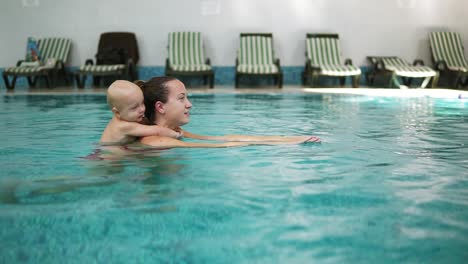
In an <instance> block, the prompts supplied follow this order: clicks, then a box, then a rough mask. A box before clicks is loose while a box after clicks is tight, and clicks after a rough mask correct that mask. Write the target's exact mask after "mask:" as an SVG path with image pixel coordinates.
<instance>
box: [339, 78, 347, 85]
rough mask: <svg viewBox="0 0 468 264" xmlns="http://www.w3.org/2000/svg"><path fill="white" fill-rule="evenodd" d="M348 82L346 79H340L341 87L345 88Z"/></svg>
mask: <svg viewBox="0 0 468 264" xmlns="http://www.w3.org/2000/svg"><path fill="white" fill-rule="evenodd" d="M345 82H346V77H340V86H341V87H343V86H344V85H345Z"/></svg>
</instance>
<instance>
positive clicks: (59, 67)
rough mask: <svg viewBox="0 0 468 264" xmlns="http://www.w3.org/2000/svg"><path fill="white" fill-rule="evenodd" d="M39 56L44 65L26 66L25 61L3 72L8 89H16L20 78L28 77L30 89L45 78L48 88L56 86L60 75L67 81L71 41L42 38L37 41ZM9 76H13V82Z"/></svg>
mask: <svg viewBox="0 0 468 264" xmlns="http://www.w3.org/2000/svg"><path fill="white" fill-rule="evenodd" d="M37 45H38V50H39V54H40V56H41V60H42V61H43V62H44V63H45V64H44V65H35V66H24V65H25V64H26V63H24V62H25V61H24V60H20V61H18V63H17V64H16V67H9V68H6V69H5V70H4V71H3V80H4V81H5V86H6V87H7V89H14V88H15V84H16V80H17V78H18V77H27V80H28V84H29V86H30V87H34V86H35V85H36V81H37V78H39V77H43V78H44V79H45V80H46V83H47V87H49V88H50V87H51V86H54V85H55V81H56V79H57V77H58V75H62V77H64V78H65V80H67V76H66V72H65V63H66V62H67V60H68V54H69V53H70V48H71V40H70V39H66V38H42V39H38V41H37ZM9 76H12V80H11V82H10V81H9Z"/></svg>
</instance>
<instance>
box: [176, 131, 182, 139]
mask: <svg viewBox="0 0 468 264" xmlns="http://www.w3.org/2000/svg"><path fill="white" fill-rule="evenodd" d="M177 134H179V135H178V136H177V139H182V138H184V131H182V130H180V131H177Z"/></svg>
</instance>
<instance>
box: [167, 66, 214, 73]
mask: <svg viewBox="0 0 468 264" xmlns="http://www.w3.org/2000/svg"><path fill="white" fill-rule="evenodd" d="M171 68H172V69H173V70H175V71H186V72H198V71H209V70H211V66H210V65H207V64H197V65H195V64H192V65H171Z"/></svg>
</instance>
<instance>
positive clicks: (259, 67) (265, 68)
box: [237, 64, 278, 74]
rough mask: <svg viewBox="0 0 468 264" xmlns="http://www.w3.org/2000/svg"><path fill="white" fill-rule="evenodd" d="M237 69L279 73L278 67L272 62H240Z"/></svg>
mask: <svg viewBox="0 0 468 264" xmlns="http://www.w3.org/2000/svg"><path fill="white" fill-rule="evenodd" d="M237 71H238V72H241V73H255V74H270V73H278V67H277V66H276V65H275V64H271V65H251V64H250V65H249V64H239V65H238V66H237Z"/></svg>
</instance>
